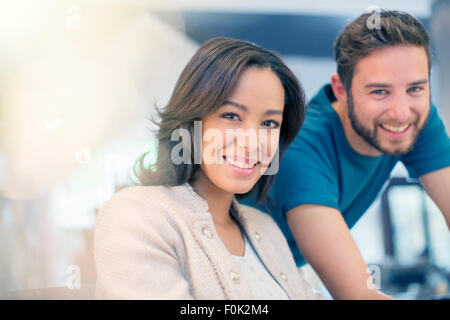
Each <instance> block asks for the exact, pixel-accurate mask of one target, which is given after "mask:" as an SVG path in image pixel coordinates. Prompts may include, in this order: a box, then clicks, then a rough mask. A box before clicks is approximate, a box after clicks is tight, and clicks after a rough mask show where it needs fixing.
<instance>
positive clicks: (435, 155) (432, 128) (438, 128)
mask: <svg viewBox="0 0 450 320" xmlns="http://www.w3.org/2000/svg"><path fill="white" fill-rule="evenodd" d="M401 161H402V162H403V164H404V165H405V167H406V168H407V169H408V172H409V174H410V176H411V177H412V178H418V177H420V176H422V175H424V174H427V173H430V172H432V171H436V170H439V169H442V168H445V167H448V166H450V139H449V137H448V135H447V133H446V131H445V126H444V123H443V122H442V119H441V118H440V117H439V114H438V111H437V109H436V106H435V105H434V104H433V103H431V107H430V114H429V116H428V120H427V123H426V125H425V128H424V129H423V130H422V132H421V133H420V134H419V137H418V138H417V141H416V143H415V145H414V147H413V149H412V150H411V151H410V152H409V153H407V154H405V155H404V156H403V157H402V159H401Z"/></svg>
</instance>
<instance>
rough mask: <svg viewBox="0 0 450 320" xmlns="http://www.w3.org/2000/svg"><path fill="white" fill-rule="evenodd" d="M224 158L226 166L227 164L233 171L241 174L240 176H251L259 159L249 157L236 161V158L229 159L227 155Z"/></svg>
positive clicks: (257, 165) (258, 163)
mask: <svg viewBox="0 0 450 320" xmlns="http://www.w3.org/2000/svg"><path fill="white" fill-rule="evenodd" d="M223 158H224V160H225V163H226V164H227V166H229V167H230V168H231V169H232V170H233V172H234V173H236V174H238V175H241V176H251V175H253V174H254V172H255V171H256V170H257V168H258V167H259V165H260V162H259V161H255V160H251V159H243V158H241V159H240V160H243V161H238V159H237V158H235V159H231V158H227V157H225V156H224V157H223Z"/></svg>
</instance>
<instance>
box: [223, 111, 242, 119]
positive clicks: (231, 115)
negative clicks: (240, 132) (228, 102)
mask: <svg viewBox="0 0 450 320" xmlns="http://www.w3.org/2000/svg"><path fill="white" fill-rule="evenodd" d="M222 118H225V119H228V120H231V121H235V120H239V117H238V115H237V114H236V113H231V112H228V113H224V114H222Z"/></svg>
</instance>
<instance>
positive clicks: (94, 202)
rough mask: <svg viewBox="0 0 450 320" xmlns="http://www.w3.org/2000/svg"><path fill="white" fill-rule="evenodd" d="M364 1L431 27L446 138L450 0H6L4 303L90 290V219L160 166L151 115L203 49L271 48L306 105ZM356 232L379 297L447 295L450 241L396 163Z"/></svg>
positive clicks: (331, 68)
mask: <svg viewBox="0 0 450 320" xmlns="http://www.w3.org/2000/svg"><path fill="white" fill-rule="evenodd" d="M371 5H377V6H379V7H382V8H387V9H398V10H403V11H406V12H408V13H411V14H413V15H415V16H416V17H418V18H419V19H420V20H421V21H422V22H423V23H424V24H425V26H426V28H427V29H428V31H429V32H430V34H431V36H432V43H433V53H434V60H433V68H432V73H431V75H432V79H431V83H432V86H431V88H432V99H433V101H434V102H435V103H436V105H437V106H438V110H439V113H440V115H441V116H442V117H443V119H444V122H445V123H446V127H447V130H449V128H450V59H449V57H450V41H449V38H448V34H449V33H450V0H439V1H435V0H421V1H414V2H413V1H407V0H397V1H395V0H392V1H387V0H386V1H378V2H374V1H365V0H351V1H332V0H318V1H303V0H301V1H299V0H296V1H294V0H292V1H287V0H279V1H269V0H257V1H256V0H253V1H245V0H244V1H242V0H240V1H238V0H228V1H226V2H225V1H194V0H190V1H187V0H186V1H181V0H178V1H171V0H71V1H66V0H54V1H49V0H26V1H24V0H15V1H1V2H0V15H1V18H0V296H2V297H6V298H38V299H39V298H42V299H46V298H49V299H51V298H58V299H62V298H73V299H77V298H92V297H93V288H94V285H95V276H96V275H95V267H94V260H93V254H92V249H93V247H92V240H93V230H94V226H95V220H96V214H97V212H98V210H99V209H100V208H101V207H102V206H103V204H104V203H105V202H106V201H107V200H108V199H109V198H110V197H111V196H112V195H113V193H114V192H115V191H117V190H118V189H120V188H123V187H125V186H128V185H130V184H132V182H133V176H132V171H131V168H132V166H133V163H134V161H135V160H136V158H137V157H138V156H139V155H141V154H143V153H144V152H147V151H150V153H149V155H148V161H149V163H151V162H152V161H154V155H155V153H154V151H155V149H156V144H155V140H154V134H153V132H152V130H154V129H155V127H154V125H153V124H152V123H151V122H150V121H149V119H150V117H151V116H152V115H154V114H155V106H158V107H161V106H164V104H165V102H167V100H168V99H169V97H170V93H171V90H172V88H173V86H174V84H175V81H176V80H177V78H178V76H179V74H180V72H181V70H182V68H183V67H184V66H185V64H186V63H187V61H188V60H189V58H190V57H191V56H192V55H193V54H194V52H195V51H196V49H197V48H198V47H199V45H200V44H201V43H202V42H204V41H206V40H208V39H210V38H212V37H215V36H230V37H234V38H239V39H243V40H249V41H252V42H254V43H256V44H258V45H261V46H263V47H266V48H268V49H272V50H276V51H278V52H279V53H280V54H281V55H282V57H283V58H284V59H285V61H286V62H287V64H288V65H289V66H290V67H291V68H292V70H293V71H294V72H295V74H296V75H297V77H298V78H299V80H300V81H301V83H302V85H303V86H304V89H305V91H306V94H307V97H308V98H311V97H312V96H313V95H314V94H315V93H316V92H317V91H318V90H319V88H320V87H321V86H322V85H323V84H325V83H326V82H329V79H330V75H331V74H332V73H334V72H335V63H334V60H333V57H332V48H333V42H334V39H335V38H336V36H337V34H338V33H339V31H340V30H341V29H342V28H343V27H344V25H345V24H346V23H348V22H349V21H350V20H352V19H354V18H355V17H357V16H358V15H359V14H361V13H362V12H364V11H366V9H367V8H369V7H370V6H371ZM352 234H353V236H354V238H355V240H356V242H357V244H358V246H359V248H360V250H361V252H362V254H363V257H364V259H365V260H366V262H367V264H368V265H369V272H370V273H372V275H373V276H374V278H375V282H374V285H376V286H378V287H379V288H380V289H381V290H382V291H383V292H385V293H387V294H389V295H391V296H393V297H394V298H398V299H443V298H448V297H449V293H450V289H449V283H450V233H449V231H448V229H447V226H446V224H445V221H444V218H443V216H442V214H441V213H440V212H439V209H438V208H437V207H436V206H435V204H434V203H433V202H432V201H431V200H430V198H429V197H428V196H427V195H426V194H425V193H424V191H423V189H422V188H421V186H420V184H419V183H418V182H417V181H413V180H411V179H409V178H408V174H407V171H406V170H405V168H404V167H402V165H399V166H397V167H396V168H395V169H394V171H393V173H392V179H391V180H390V181H389V182H388V183H387V184H386V186H385V188H384V190H383V192H381V193H380V197H379V199H378V200H377V201H376V202H375V203H374V204H373V205H372V207H371V208H370V209H369V212H368V213H367V214H365V215H364V216H363V218H361V220H360V221H359V222H358V223H357V224H356V226H355V227H354V228H353V229H352ZM304 269H305V274H306V275H307V277H308V279H309V280H310V282H311V283H312V284H313V285H314V286H315V287H316V288H318V289H319V290H321V291H322V292H323V293H324V294H325V295H326V296H327V297H328V298H331V297H330V296H329V294H328V293H327V291H326V289H325V288H324V286H323V285H322V283H321V282H320V280H319V279H318V278H317V276H316V275H315V273H314V271H313V270H312V269H311V268H310V267H309V266H305V267H304Z"/></svg>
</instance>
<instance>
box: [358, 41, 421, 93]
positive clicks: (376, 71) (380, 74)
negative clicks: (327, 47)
mask: <svg viewBox="0 0 450 320" xmlns="http://www.w3.org/2000/svg"><path fill="white" fill-rule="evenodd" d="M353 80H356V81H357V82H358V83H359V84H361V85H363V86H367V85H369V84H383V85H390V86H396V85H409V84H412V83H416V82H420V84H425V83H427V82H428V60H427V56H426V52H425V49H424V48H421V47H417V46H395V47H389V48H383V49H379V50H377V51H375V52H374V53H372V54H371V55H369V56H367V57H364V58H362V59H361V60H360V61H358V63H357V64H356V66H355V70H354V74H353ZM424 80H425V81H424Z"/></svg>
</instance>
